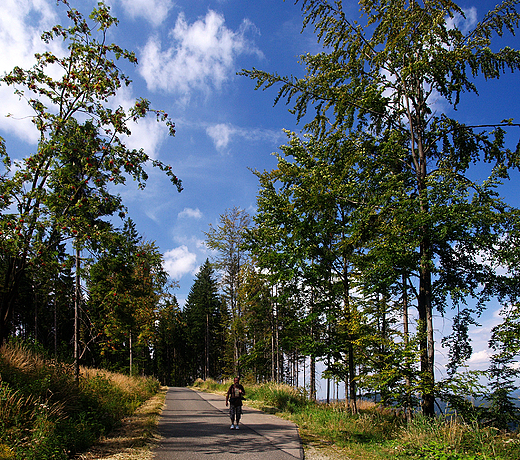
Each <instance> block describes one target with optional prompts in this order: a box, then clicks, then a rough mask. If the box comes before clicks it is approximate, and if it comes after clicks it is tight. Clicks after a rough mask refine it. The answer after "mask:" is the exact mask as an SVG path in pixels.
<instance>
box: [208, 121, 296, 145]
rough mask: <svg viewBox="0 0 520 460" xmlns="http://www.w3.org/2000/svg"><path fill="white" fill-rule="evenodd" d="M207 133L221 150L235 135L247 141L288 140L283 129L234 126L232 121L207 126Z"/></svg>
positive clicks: (277, 141) (275, 141) (279, 141)
mask: <svg viewBox="0 0 520 460" xmlns="http://www.w3.org/2000/svg"><path fill="white" fill-rule="evenodd" d="M206 134H207V135H208V136H209V137H210V138H211V140H212V141H213V144H214V145H215V148H216V149H217V150H219V151H222V150H224V149H225V148H226V147H227V146H228V145H229V143H230V142H231V140H232V138H233V137H239V138H242V139H244V140H247V141H258V140H269V141H272V142H274V143H281V142H284V141H285V140H286V135H285V133H284V132H283V131H282V130H277V131H273V130H266V129H258V128H254V129H247V128H240V127H238V126H233V125H232V124H230V123H217V124H214V125H210V126H207V127H206Z"/></svg>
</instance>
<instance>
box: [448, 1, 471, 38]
mask: <svg viewBox="0 0 520 460" xmlns="http://www.w3.org/2000/svg"><path fill="white" fill-rule="evenodd" d="M464 15H465V16H466V17H465V18H464V17H462V16H461V15H460V14H455V15H454V16H453V18H447V19H446V25H447V27H448V29H453V28H455V27H456V28H458V29H459V30H460V31H461V32H462V33H463V34H466V33H468V32H469V31H470V29H471V28H472V27H474V26H475V25H476V24H477V9H476V8H475V7H472V8H468V9H465V10H464Z"/></svg>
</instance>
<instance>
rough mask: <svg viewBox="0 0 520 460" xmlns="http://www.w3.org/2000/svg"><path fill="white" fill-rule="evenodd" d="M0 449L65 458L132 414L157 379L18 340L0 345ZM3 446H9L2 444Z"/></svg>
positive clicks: (33, 458) (16, 459)
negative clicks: (96, 367) (77, 363)
mask: <svg viewBox="0 0 520 460" xmlns="http://www.w3.org/2000/svg"><path fill="white" fill-rule="evenodd" d="M0 375H1V380H0V452H2V454H3V452H5V456H4V457H0V458H8V459H13V460H27V459H30V460H62V459H63V460H65V459H67V458H70V455H71V454H75V453H78V452H81V451H82V450H85V449H86V448H88V447H89V446H90V445H92V443H93V442H95V441H96V440H97V439H98V438H99V437H100V436H101V435H103V434H106V433H108V432H109V431H110V430H111V429H113V428H114V427H115V426H116V424H117V423H118V422H119V421H120V420H121V419H122V418H123V417H125V416H128V415H130V414H132V413H133V412H134V411H135V409H136V408H137V407H138V406H139V404H141V403H142V402H144V401H146V400H147V399H148V398H150V397H151V396H152V395H153V394H155V393H156V392H157V390H158V388H159V384H158V382H157V381H154V380H153V379H147V378H133V379H130V378H127V377H123V376H118V375H115V374H109V373H99V372H96V371H92V370H86V369H84V370H83V377H82V379H81V380H80V382H79V385H78V384H77V383H76V382H75V380H74V372H73V369H72V367H71V366H68V365H63V364H60V363H57V362H55V361H49V360H46V359H44V358H43V357H42V356H41V355H40V354H38V353H36V352H33V351H30V350H29V349H28V348H26V347H24V346H20V345H16V346H13V345H4V346H3V347H2V348H1V349H0ZM5 446H9V447H8V448H7V447H5Z"/></svg>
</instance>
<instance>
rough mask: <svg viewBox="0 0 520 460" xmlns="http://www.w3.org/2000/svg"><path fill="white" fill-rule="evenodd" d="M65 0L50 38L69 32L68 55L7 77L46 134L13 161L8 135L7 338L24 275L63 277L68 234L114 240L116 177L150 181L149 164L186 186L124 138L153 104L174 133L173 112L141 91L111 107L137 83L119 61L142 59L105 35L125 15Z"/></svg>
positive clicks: (0, 173)
mask: <svg viewBox="0 0 520 460" xmlns="http://www.w3.org/2000/svg"><path fill="white" fill-rule="evenodd" d="M58 3H60V2H58ZM61 3H62V4H63V5H64V7H65V8H66V9H67V13H68V19H69V21H70V24H69V26H68V27H64V26H60V25H57V26H55V27H53V28H52V29H51V30H50V31H47V32H45V33H43V35H42V40H43V41H44V42H46V43H49V42H51V41H52V40H63V42H64V46H65V48H66V50H67V51H66V52H65V53H64V55H63V56H57V55H55V54H53V53H52V52H51V51H46V52H44V53H41V54H36V56H35V59H36V64H35V65H34V66H33V67H32V68H31V69H28V70H24V69H21V68H19V67H16V68H15V69H13V70H12V71H11V72H9V73H7V74H6V75H4V76H2V77H1V78H0V83H2V84H5V85H9V86H12V87H13V91H14V92H15V93H16V94H18V95H19V96H20V98H21V99H22V100H25V101H27V103H28V105H29V106H30V108H31V109H32V110H33V116H32V121H33V123H34V125H35V127H36V129H37V130H38V131H39V134H40V137H39V142H38V146H37V148H36V150H35V152H34V153H33V154H31V155H29V156H28V157H27V158H24V159H22V160H20V161H12V160H11V158H10V156H9V154H8V152H6V150H5V148H4V145H3V143H0V155H1V156H2V160H3V161H2V166H3V170H0V178H1V180H0V210H1V211H2V214H0V253H1V254H2V259H0V265H1V266H0V272H2V273H5V276H4V277H2V282H1V283H0V292H1V293H2V296H1V297H0V318H1V320H0V342H3V341H5V340H6V338H7V337H8V335H9V332H10V329H11V328H12V326H13V324H12V321H13V320H14V316H15V315H16V314H17V313H18V312H17V311H16V310H17V309H18V308H20V307H23V304H21V303H20V302H18V296H19V295H20V292H21V291H22V289H21V287H20V286H21V282H22V280H25V279H27V278H29V279H30V278H33V279H35V281H36V279H37V278H38V274H39V273H41V275H42V276H41V278H40V279H47V280H49V279H53V278H57V277H59V275H60V273H61V272H62V270H63V269H64V268H66V264H64V262H63V260H62V257H58V255H59V254H60V255H61V253H63V251H64V248H65V244H64V243H65V242H66V241H69V240H71V239H74V241H75V245H76V246H77V247H83V246H85V245H87V246H90V248H91V249H94V250H95V249H99V245H101V246H103V244H104V243H106V239H107V238H109V237H110V234H111V230H112V227H111V225H110V224H109V223H108V222H107V221H106V220H105V219H106V218H107V217H110V216H113V215H114V214H117V213H119V215H120V216H124V215H125V213H126V209H125V207H124V204H123V203H122V200H121V197H120V196H119V195H117V194H114V191H113V190H114V188H113V184H120V185H123V184H124V183H125V182H126V179H127V178H128V177H131V178H132V179H133V180H135V181H136V182H137V184H138V187H139V188H143V187H144V186H145V185H146V180H147V178H148V173H147V168H148V167H149V166H150V164H151V165H152V166H154V167H157V168H159V169H160V170H161V171H163V172H164V173H165V174H166V176H167V177H168V178H169V179H170V181H171V182H172V184H173V185H175V186H176V187H177V189H178V190H179V191H180V190H181V189H182V185H181V182H180V181H179V179H178V178H177V177H176V176H175V175H174V174H173V172H172V170H171V167H170V166H168V165H166V164H163V163H162V162H160V161H158V160H154V159H152V158H151V157H150V156H149V155H148V154H147V153H146V152H144V151H143V150H142V149H141V150H131V149H129V148H127V147H126V145H125V142H124V137H125V136H128V135H130V134H131V132H130V126H131V123H136V122H138V121H139V120H141V119H143V118H144V117H146V116H147V115H148V114H150V113H151V114H153V116H155V117H156V119H157V121H158V122H160V123H164V124H165V125H166V128H167V129H168V131H169V133H170V134H171V135H174V134H175V129H174V124H173V122H172V121H171V120H170V118H169V117H168V115H167V114H166V113H164V112H163V111H160V110H154V109H152V108H151V107H150V103H149V101H147V100H145V99H142V98H139V99H138V100H136V101H135V103H134V104H133V105H132V106H131V107H130V108H124V107H118V108H116V109H112V108H109V107H108V106H109V105H110V101H111V98H113V97H114V96H115V95H116V94H117V93H118V91H119V90H120V89H121V88H122V87H124V86H127V85H129V83H130V80H129V78H128V77H127V76H126V75H125V74H124V73H123V72H122V71H121V69H120V68H119V67H118V65H117V62H118V61H119V60H123V61H127V62H129V63H131V64H137V60H136V58H135V54H134V53H133V52H130V51H127V50H124V49H122V48H121V47H119V46H118V45H116V44H110V43H108V41H107V38H108V36H109V35H110V32H109V30H110V28H111V27H113V26H114V25H116V24H117V19H116V18H114V17H112V16H111V14H110V8H109V7H108V6H106V5H105V4H103V3H100V4H99V5H98V7H97V8H94V10H93V12H92V14H91V15H90V17H89V18H85V17H84V16H83V15H82V14H81V13H80V12H78V11H77V10H75V9H73V8H71V7H70V5H69V4H68V2H67V1H66V0H61ZM49 49H51V47H49ZM53 76H56V77H53ZM4 257H5V259H4ZM36 268H37V269H36ZM44 271H45V272H46V273H45V274H43V272H44ZM35 272H36V273H35ZM33 284H36V283H33ZM49 289H50V288H49Z"/></svg>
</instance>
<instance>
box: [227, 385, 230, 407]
mask: <svg viewBox="0 0 520 460" xmlns="http://www.w3.org/2000/svg"><path fill="white" fill-rule="evenodd" d="M230 390H231V387H230V388H228V391H227V393H226V406H227V405H228V400H229V391H230Z"/></svg>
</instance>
